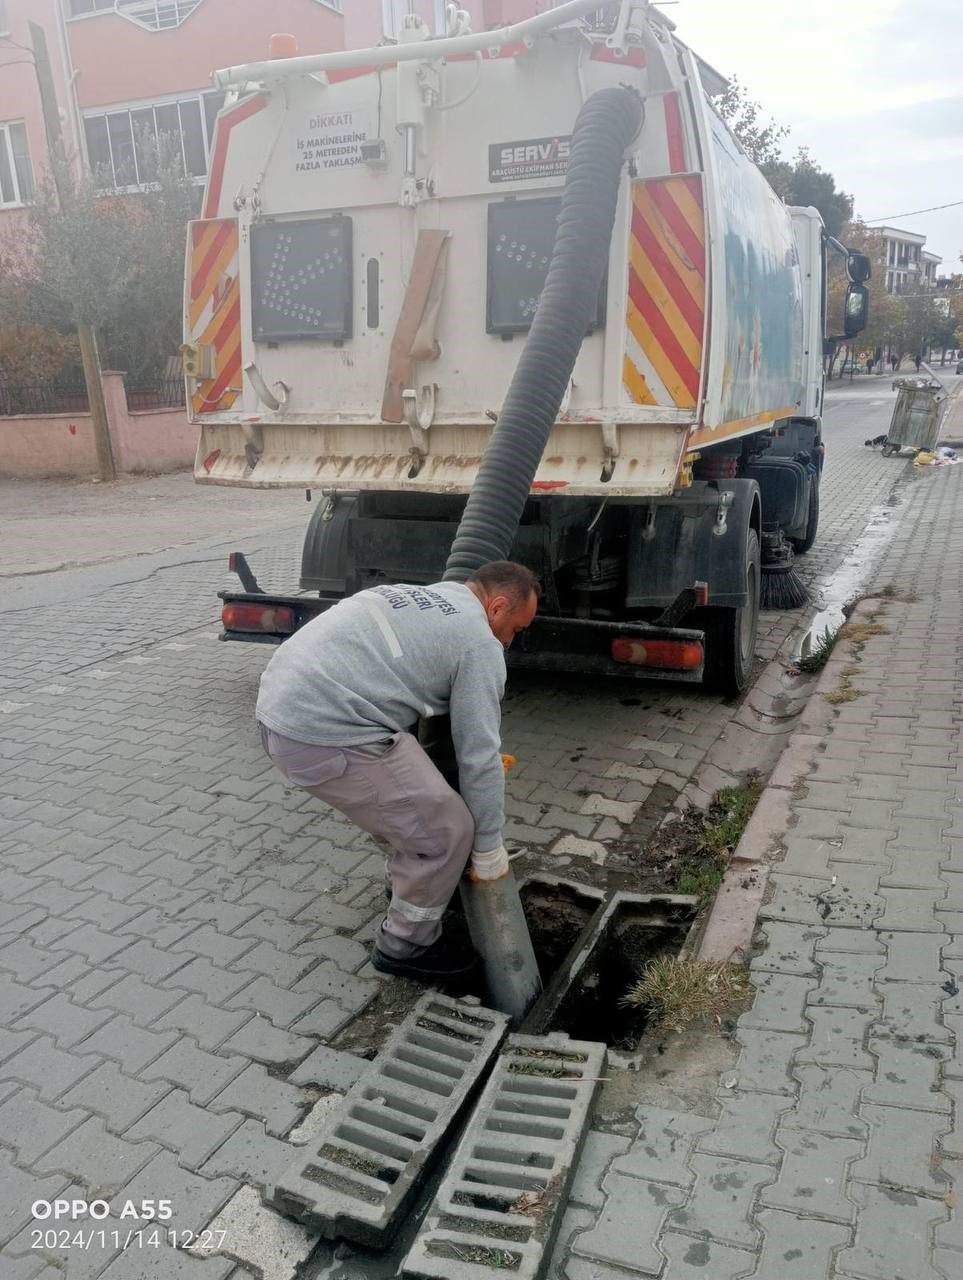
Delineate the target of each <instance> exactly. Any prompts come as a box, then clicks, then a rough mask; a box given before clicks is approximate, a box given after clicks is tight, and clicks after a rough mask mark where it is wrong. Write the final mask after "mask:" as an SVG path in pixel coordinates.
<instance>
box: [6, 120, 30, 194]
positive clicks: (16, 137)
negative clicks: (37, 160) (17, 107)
mask: <svg viewBox="0 0 963 1280" xmlns="http://www.w3.org/2000/svg"><path fill="white" fill-rule="evenodd" d="M32 199H33V166H32V165H31V163H30V148H29V147H28V145H27V129H26V126H25V125H24V123H23V121H22V120H14V121H11V122H10V123H9V124H0V206H3V205H13V204H26V203H27V202H28V201H29V200H32Z"/></svg>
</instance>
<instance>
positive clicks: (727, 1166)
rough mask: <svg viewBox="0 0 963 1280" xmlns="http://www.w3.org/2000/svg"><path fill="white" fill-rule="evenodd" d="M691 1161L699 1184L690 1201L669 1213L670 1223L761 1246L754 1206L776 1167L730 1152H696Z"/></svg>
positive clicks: (727, 1240)
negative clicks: (733, 1156)
mask: <svg viewBox="0 0 963 1280" xmlns="http://www.w3.org/2000/svg"><path fill="white" fill-rule="evenodd" d="M689 1163H690V1166H691V1168H692V1171H693V1173H694V1174H695V1175H696V1181H695V1186H694V1188H693V1190H692V1192H691V1194H690V1196H689V1199H688V1201H687V1202H686V1204H685V1205H684V1206H683V1207H682V1208H679V1209H674V1210H673V1211H672V1213H671V1214H670V1215H669V1218H668V1226H669V1227H672V1228H675V1229H677V1230H680V1231H687V1232H692V1233H693V1234H700V1233H704V1234H705V1235H706V1236H708V1237H710V1238H711V1239H713V1240H719V1241H722V1242H723V1243H727V1244H734V1245H741V1246H743V1247H744V1248H747V1249H754V1248H757V1247H758V1243H759V1234H758V1232H757V1230H756V1228H755V1227H754V1226H753V1225H752V1220H751V1219H752V1206H753V1204H754V1203H755V1201H756V1198H757V1196H758V1194H759V1189H760V1188H761V1187H764V1186H765V1185H766V1184H767V1183H770V1182H771V1181H772V1180H773V1178H774V1177H775V1171H774V1170H773V1169H772V1168H770V1167H769V1166H768V1165H764V1164H756V1163H752V1162H750V1161H748V1160H732V1159H729V1158H728V1157H726V1156H709V1155H695V1156H693V1157H692V1158H691V1160H690V1162H689Z"/></svg>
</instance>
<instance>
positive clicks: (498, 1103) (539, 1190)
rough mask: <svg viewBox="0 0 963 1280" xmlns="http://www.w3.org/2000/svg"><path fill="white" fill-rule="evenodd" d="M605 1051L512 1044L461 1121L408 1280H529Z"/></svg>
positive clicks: (544, 1251) (549, 1041) (541, 1258)
mask: <svg viewBox="0 0 963 1280" xmlns="http://www.w3.org/2000/svg"><path fill="white" fill-rule="evenodd" d="M604 1063H605V1046H604V1045H602V1044H595V1043H592V1042H590V1041H585V1040H570V1039H569V1038H568V1037H567V1036H565V1035H561V1034H557V1033H556V1034H551V1035H547V1036H524V1035H513V1036H509V1038H508V1041H507V1042H506V1045H505V1048H504V1050H503V1052H502V1054H501V1056H500V1057H499V1059H498V1062H497V1063H496V1065H495V1070H494V1071H493V1073H492V1078H491V1079H490V1080H489V1082H488V1085H487V1086H486V1088H485V1091H484V1093H483V1094H482V1096H481V1098H480V1100H479V1102H478V1106H477V1107H476V1108H475V1112H474V1114H473V1115H472V1117H471V1119H470V1121H469V1122H468V1128H467V1129H466V1130H465V1134H464V1137H463V1138H462V1140H461V1142H460V1143H459V1144H458V1149H457V1151H456V1152H455V1154H454V1157H453V1158H452V1161H451V1165H450V1167H449V1170H448V1173H447V1174H446V1175H445V1179H444V1181H443V1182H442V1184H441V1186H440V1188H439V1190H438V1194H437V1195H436V1196H435V1199H434V1201H433V1202H432V1204H431V1207H430V1209H429V1210H428V1213H427V1216H426V1218H425V1223H424V1226H423V1227H422V1228H421V1230H420V1231H419V1233H418V1235H417V1237H416V1239H415V1242H414V1244H413V1245H412V1247H411V1250H410V1252H409V1253H408V1256H407V1258H406V1259H405V1261H404V1263H403V1265H402V1269H401V1274H402V1276H404V1277H405V1280H484V1278H485V1277H491V1276H493V1275H495V1274H496V1273H498V1274H501V1273H503V1272H510V1273H511V1274H512V1275H514V1276H516V1277H520V1278H522V1280H535V1277H537V1276H538V1275H539V1274H540V1272H541V1269H542V1267H543V1265H544V1264H545V1263H547V1261H548V1259H549V1257H550V1254H551V1248H552V1243H553V1241H554V1237H555V1232H556V1228H557V1225H558V1218H559V1215H560V1212H561V1210H562V1208H563V1207H564V1204H565V1198H566V1195H567V1192H568V1187H569V1183H570V1181H571V1178H572V1175H573V1173H574V1171H575V1166H576V1163H577V1161H578V1153H579V1148H580V1146H581V1140H582V1134H583V1131H584V1129H585V1127H586V1125H587V1124H588V1121H589V1112H590V1108H591V1105H592V1098H593V1096H594V1094H595V1089H596V1084H597V1081H598V1078H599V1076H600V1075H601V1073H602V1069H603V1065H604Z"/></svg>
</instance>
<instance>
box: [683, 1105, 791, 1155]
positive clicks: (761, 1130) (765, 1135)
mask: <svg viewBox="0 0 963 1280" xmlns="http://www.w3.org/2000/svg"><path fill="white" fill-rule="evenodd" d="M718 1097H719V1100H720V1103H721V1110H720V1113H719V1117H718V1119H716V1120H715V1121H714V1123H713V1125H712V1127H711V1128H710V1129H707V1130H706V1131H705V1132H704V1133H702V1134H701V1135H700V1136H699V1138H698V1141H697V1142H696V1150H697V1151H699V1152H700V1153H703V1152H704V1153H705V1154H707V1155H721V1156H732V1157H735V1158H737V1159H741V1160H758V1161H760V1162H762V1163H765V1164H773V1163H775V1162H777V1161H778V1160H779V1159H780V1152H779V1149H778V1148H777V1147H776V1145H775V1143H774V1141H773V1134H774V1133H775V1129H776V1125H777V1124H778V1122H779V1119H780V1117H781V1116H784V1115H785V1114H787V1111H788V1108H790V1107H792V1105H793V1102H792V1099H791V1098H789V1097H787V1096H784V1095H782V1094H776V1093H743V1092H735V1093H728V1092H726V1091H723V1092H720V1093H719V1095H718Z"/></svg>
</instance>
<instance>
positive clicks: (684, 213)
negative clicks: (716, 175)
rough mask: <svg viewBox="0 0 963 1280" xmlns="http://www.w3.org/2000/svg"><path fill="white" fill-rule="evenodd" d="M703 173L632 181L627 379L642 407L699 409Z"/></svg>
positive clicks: (703, 281) (625, 382) (629, 389)
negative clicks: (645, 405)
mask: <svg viewBox="0 0 963 1280" xmlns="http://www.w3.org/2000/svg"><path fill="white" fill-rule="evenodd" d="M705 239H706V237H705V211H704V208H703V202H702V179H701V177H699V176H698V175H697V174H696V175H693V174H689V175H686V176H684V177H681V176H680V177H671V178H655V179H646V180H644V181H639V182H635V183H633V184H632V228H631V232H630V234H629V263H628V301H627V304H626V318H625V319H626V343H625V354H624V358H623V364H622V382H623V385H624V386H625V389H626V391H627V392H628V395H629V397H630V399H631V400H633V401H634V402H635V403H636V404H653V405H663V406H668V407H674V408H678V409H693V410H694V409H695V407H696V404H697V402H698V398H699V382H700V377H701V373H702V341H703V330H704V328H705V309H706V252H705Z"/></svg>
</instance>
